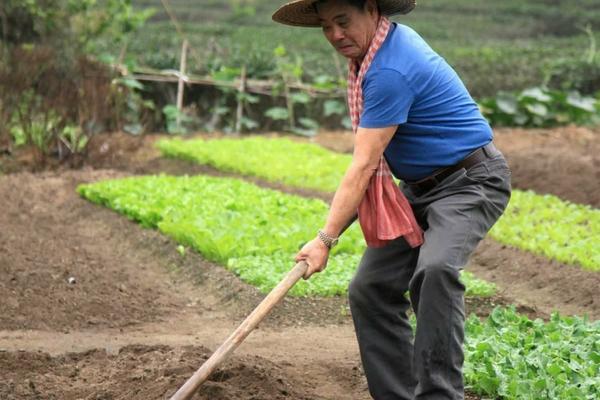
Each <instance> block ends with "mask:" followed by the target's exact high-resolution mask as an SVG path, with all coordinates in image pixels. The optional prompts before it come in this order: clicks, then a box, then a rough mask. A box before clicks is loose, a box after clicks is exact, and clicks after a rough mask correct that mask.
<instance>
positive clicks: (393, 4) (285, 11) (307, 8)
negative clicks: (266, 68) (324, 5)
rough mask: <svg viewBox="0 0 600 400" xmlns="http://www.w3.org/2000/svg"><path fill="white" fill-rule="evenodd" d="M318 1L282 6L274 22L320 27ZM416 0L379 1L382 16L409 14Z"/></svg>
mask: <svg viewBox="0 0 600 400" xmlns="http://www.w3.org/2000/svg"><path fill="white" fill-rule="evenodd" d="M316 1H317V0H296V1H292V2H290V3H287V4H284V5H283V6H281V7H280V8H279V9H278V10H277V11H275V13H273V17H272V18H273V21H275V22H279V23H280V24H284V25H292V26H306V27H320V26H321V22H320V21H319V16H318V15H317V11H316V9H315V7H314V3H315V2H316ZM415 3H416V1H415V0H377V6H378V7H379V11H380V12H381V14H382V15H386V16H390V15H396V14H408V13H409V12H411V11H412V10H413V9H414V8H415V5H416V4H415Z"/></svg>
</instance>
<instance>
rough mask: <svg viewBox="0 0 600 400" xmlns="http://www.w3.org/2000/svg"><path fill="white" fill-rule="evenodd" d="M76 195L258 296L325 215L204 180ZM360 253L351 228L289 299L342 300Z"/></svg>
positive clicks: (482, 287)
mask: <svg viewBox="0 0 600 400" xmlns="http://www.w3.org/2000/svg"><path fill="white" fill-rule="evenodd" d="M78 192H79V193H80V194H81V195H82V196H83V197H85V198H87V199H89V200H91V201H93V202H95V203H99V204H103V205H106V206H108V207H110V208H113V209H114V210H116V211H118V212H120V213H123V214H125V215H127V216H128V217H129V218H131V219H134V220H136V221H139V222H140V223H142V224H143V225H144V226H146V227H157V228H158V229H160V230H161V231H162V232H163V233H165V234H167V235H169V236H171V237H173V238H174V239H175V240H177V241H178V242H179V243H181V244H183V245H186V246H190V247H192V248H194V249H196V250H197V251H199V252H200V253H202V254H203V255H204V256H205V257H206V258H208V259H210V260H213V261H216V262H218V263H221V264H223V265H226V266H227V267H228V268H229V269H231V270H232V271H234V272H235V273H237V274H238V275H239V276H240V277H241V278H242V279H243V280H245V281H246V282H248V283H250V284H253V285H255V286H257V287H258V288H259V289H260V290H262V291H263V292H266V291H269V290H270V289H272V288H273V287H274V286H275V285H276V284H277V283H278V282H279V281H280V280H281V278H282V277H283V276H284V275H285V274H286V273H287V271H289V269H290V268H291V266H292V265H293V260H292V256H293V255H294V254H295V252H296V251H297V250H298V247H299V245H300V244H301V243H302V242H303V241H306V240H308V239H309V238H311V237H312V236H314V233H315V232H314V230H315V229H316V227H319V226H321V225H322V224H323V222H324V221H323V219H324V218H325V216H326V213H327V205H326V204H325V203H324V202H322V201H320V200H315V199H306V198H302V197H298V196H293V195H287V194H283V193H280V192H277V191H274V190H269V189H263V188H259V187H257V186H255V185H252V184H250V183H247V182H243V181H240V180H237V179H224V178H214V177H205V176H197V177H169V176H159V177H156V176H155V177H136V178H127V179H121V180H112V181H104V182H98V183H94V184H88V185H81V186H80V187H79V188H78ZM363 250H364V241H363V238H362V234H361V232H360V228H359V227H358V225H357V224H355V225H354V226H352V227H351V228H350V229H349V230H348V231H347V232H346V234H345V235H344V238H343V240H342V241H341V242H340V245H339V246H337V247H336V248H335V249H334V252H333V254H332V257H331V259H330V265H329V267H328V268H327V269H326V270H325V271H324V272H323V273H321V274H320V275H319V276H318V278H316V279H310V280H308V281H301V282H299V283H298V284H297V285H296V286H295V287H294V288H293V290H292V294H294V295H336V294H343V293H345V292H346V290H347V286H348V283H349V281H350V279H351V278H352V275H353V273H354V270H355V269H356V266H357V265H358V263H359V260H360V254H361V253H362V251H363ZM463 280H464V282H465V285H466V286H467V288H468V289H467V294H468V295H479V296H489V295H491V294H493V293H494V290H495V288H494V287H493V286H490V284H487V283H486V282H482V281H479V280H476V279H475V278H474V277H472V276H471V275H468V274H467V275H465V276H463Z"/></svg>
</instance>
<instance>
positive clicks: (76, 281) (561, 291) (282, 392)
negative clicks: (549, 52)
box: [0, 128, 600, 400]
mask: <svg viewBox="0 0 600 400" xmlns="http://www.w3.org/2000/svg"><path fill="white" fill-rule="evenodd" d="M599 133H600V132H598V131H596V132H594V131H590V130H587V129H583V128H564V129H558V130H548V131H509V130H505V131H499V132H498V133H497V139H496V142H497V144H498V147H500V148H501V150H503V151H504V152H505V154H506V155H507V158H508V159H509V162H510V164H511V167H512V169H513V183H514V186H515V187H518V188H531V189H533V190H535V191H537V192H539V193H553V194H556V195H558V196H560V197H562V198H564V199H569V200H572V201H576V202H580V203H586V204H591V205H593V206H595V207H599V205H600V187H599V185H598V182H599V181H600V179H599V178H600V151H599V150H600V149H599V148H598V144H597V140H596V141H595V142H594V140H593V139H594V137H596V138H597V135H598V134H599ZM155 139H156V137H153V136H146V137H143V138H135V137H132V136H127V135H121V134H114V135H102V136H98V137H97V138H96V139H95V140H94V142H93V143H92V147H91V159H90V162H88V163H87V165H86V166H85V167H84V168H82V169H80V170H72V171H71V170H64V169H58V170H56V171H45V172H27V170H28V165H29V164H28V159H27V154H26V153H23V154H17V155H15V156H13V157H3V158H0V170H3V171H5V172H6V171H8V172H11V173H8V174H7V175H1V176H0V206H1V207H2V213H0V298H2V299H3V300H2V301H1V302H0V376H1V377H2V379H0V399H65V400H68V399H73V400H75V399H140V400H141V399H165V398H168V396H169V395H171V394H172V393H173V392H174V391H175V390H176V389H177V388H178V387H179V386H180V385H181V384H182V383H183V382H184V381H185V380H186V379H187V378H188V377H189V376H190V375H191V374H192V373H193V371H194V370H195V369H196V368H197V367H198V366H200V365H201V364H202V361H203V360H205V359H206V358H207V357H208V356H209V355H210V353H211V352H212V351H213V350H214V349H215V348H216V347H217V346H218V345H219V344H220V343H221V342H222V341H223V340H224V339H225V338H226V337H227V336H228V335H229V333H230V332H231V331H232V330H233V329H235V327H236V326H237V324H239V322H241V320H242V319H243V318H244V317H245V315H246V314H247V313H248V312H249V311H250V310H251V309H252V308H254V306H255V305H256V304H258V302H259V301H260V299H261V295H260V294H259V293H258V292H257V291H256V290H255V289H254V288H252V287H250V286H248V285H246V284H244V283H242V282H240V281H239V280H238V279H237V278H236V277H235V276H233V275H232V274H230V273H228V272H227V271H225V270H224V269H223V268H221V267H219V266H217V265H214V264H212V263H209V262H206V261H205V260H203V259H202V257H201V256H199V255H198V254H194V253H192V252H187V253H186V255H185V256H181V255H180V254H179V253H178V252H177V250H176V244H175V243H174V242H172V241H171V240H170V239H168V238H165V237H164V236H162V235H161V234H159V233H157V232H155V231H152V230H147V229H143V228H141V227H140V226H139V225H137V224H135V223H133V222H131V221H128V220H127V219H125V218H123V217H121V216H119V215H117V214H116V213H114V212H112V211H110V210H108V209H105V208H102V207H98V206H95V205H93V204H90V203H88V202H87V201H84V200H82V199H80V198H79V197H78V196H77V194H76V193H75V191H74V189H75V187H76V186H77V184H79V183H83V182H92V181H96V180H100V179H107V178H115V177H120V176H126V175H130V174H138V173H157V172H165V173H171V174H183V173H188V174H192V173H208V174H216V175H226V174H223V173H220V172H218V171H214V170H211V169H209V168H205V167H199V166H193V165H191V164H187V163H185V162H180V161H176V160H164V159H161V158H160V157H159V155H158V153H157V152H156V150H154V149H153V147H152V142H153V141H154V140H155ZM318 140H319V141H320V142H321V143H322V144H324V145H327V146H328V147H334V148H335V149H337V150H341V151H348V149H350V148H351V140H352V138H351V136H349V135H339V134H333V133H331V134H324V135H322V136H321V137H320V138H319V139H318ZM253 181H254V182H257V183H258V184H262V185H266V186H271V187H273V186H275V187H277V185H272V184H266V183H264V182H261V181H259V180H255V179H254V180H253ZM279 188H280V189H282V188H281V187H279ZM283 189H285V188H283ZM285 190H287V191H291V192H294V193H298V194H302V195H312V196H318V197H321V198H324V199H329V197H330V195H328V194H323V193H314V192H310V191H297V190H289V189H285ZM467 269H468V270H471V271H473V272H474V273H476V275H478V276H480V277H482V278H485V279H488V280H490V281H493V282H496V283H497V284H498V286H499V287H500V289H501V293H500V295H499V296H497V297H496V298H493V299H491V300H486V301H482V300H469V301H468V304H467V307H468V310H469V311H470V312H476V313H477V314H479V315H486V314H487V313H488V312H489V311H490V310H491V308H492V307H493V306H494V305H495V304H508V303H516V304H517V305H518V306H519V309H520V310H521V311H522V312H526V313H528V314H529V315H531V316H535V317H547V316H548V315H549V313H550V312H552V311H553V310H559V311H560V312H561V313H564V314H580V315H581V314H588V315H589V316H590V317H591V318H593V319H598V318H600V294H599V293H598V290H597V288H598V287H599V286H600V277H599V275H600V274H594V273H590V272H585V271H583V270H581V269H579V268H576V267H572V266H568V265H562V264H559V263H556V262H550V261H548V260H545V259H543V258H541V257H536V256H532V255H531V254H528V253H525V252H521V251H519V250H516V249H512V248H508V247H505V246H501V245H499V244H498V243H496V242H494V241H492V240H485V241H484V242H483V243H482V244H481V245H480V246H479V248H478V250H477V251H476V254H475V255H474V257H473V258H472V260H471V262H470V265H469V266H468V267H467ZM71 278H72V279H71ZM194 398H195V399H216V400H219V399H242V400H250V399H256V400H258V399H336V400H337V399H341V400H343V399H358V400H360V399H369V398H370V397H369V395H368V391H367V388H366V382H365V380H364V378H363V375H362V372H361V369H360V361H359V357H358V350H357V347H356V343H355V337H354V332H353V329H352V325H351V320H350V317H349V315H348V308H347V304H346V300H345V299H344V298H333V299H292V298H287V299H285V301H284V302H283V304H281V306H280V307H278V308H277V309H276V310H275V312H274V314H273V315H272V316H270V317H269V319H268V320H267V321H265V323H263V325H262V326H261V327H260V329H258V330H257V331H256V332H253V333H252V334H251V335H250V337H249V338H248V339H247V340H246V341H245V342H244V344H243V345H242V346H241V347H240V348H239V349H238V351H236V353H235V355H234V356H233V357H231V359H230V361H229V362H228V363H227V364H226V365H224V367H223V368H222V369H221V370H220V371H219V372H218V373H216V374H215V375H214V376H213V377H212V378H211V379H210V381H209V382H207V384H205V385H204V386H203V387H202V389H201V391H200V392H199V393H198V394H197V395H196V396H195V397H194ZM471 398H477V397H475V396H472V397H471Z"/></svg>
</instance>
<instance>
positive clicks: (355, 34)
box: [317, 0, 379, 60]
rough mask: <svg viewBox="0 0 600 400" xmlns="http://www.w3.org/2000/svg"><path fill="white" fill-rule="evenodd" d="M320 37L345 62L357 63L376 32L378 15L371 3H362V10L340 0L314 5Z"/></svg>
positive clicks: (373, 4) (330, 0) (329, 0)
mask: <svg viewBox="0 0 600 400" xmlns="http://www.w3.org/2000/svg"><path fill="white" fill-rule="evenodd" d="M317 12H318V14H319V19H320V20H321V26H322V28H323V34H324V35H325V37H326V38H327V40H328V41H329V43H331V45H332V46H333V47H334V48H335V49H336V50H337V52H338V53H340V54H341V55H343V56H344V57H346V58H352V59H356V60H361V59H362V58H363V57H364V56H365V54H366V53H367V50H368V49H369V45H370V44H371V39H372V38H373V35H374V34H375V31H376V30H377V22H378V18H379V15H378V12H377V7H376V6H375V3H374V1H373V2H371V1H368V2H367V3H365V9H364V10H362V11H361V10H359V9H358V8H356V7H354V6H351V5H349V4H346V2H344V0H328V1H327V2H326V3H319V4H317Z"/></svg>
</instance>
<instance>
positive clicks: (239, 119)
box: [235, 65, 246, 133]
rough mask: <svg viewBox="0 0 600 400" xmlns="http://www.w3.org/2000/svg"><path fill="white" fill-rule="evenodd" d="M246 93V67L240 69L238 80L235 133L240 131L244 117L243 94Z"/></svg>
mask: <svg viewBox="0 0 600 400" xmlns="http://www.w3.org/2000/svg"><path fill="white" fill-rule="evenodd" d="M245 93H246V66H245V65H244V66H243V67H242V76H241V79H240V88H239V98H238V104H237V113H236V117H237V120H236V124H235V133H240V132H241V131H242V118H243V117H244V94H245Z"/></svg>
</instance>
